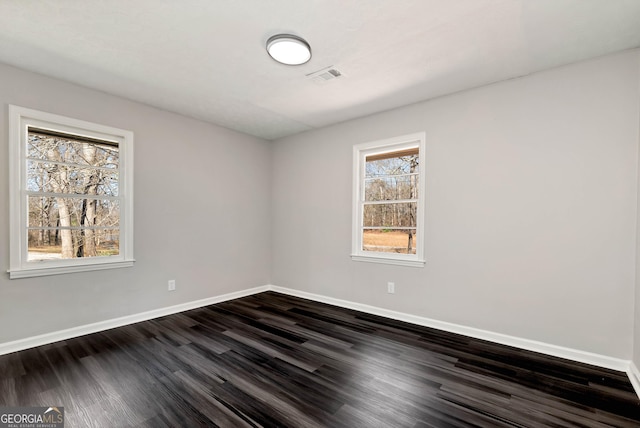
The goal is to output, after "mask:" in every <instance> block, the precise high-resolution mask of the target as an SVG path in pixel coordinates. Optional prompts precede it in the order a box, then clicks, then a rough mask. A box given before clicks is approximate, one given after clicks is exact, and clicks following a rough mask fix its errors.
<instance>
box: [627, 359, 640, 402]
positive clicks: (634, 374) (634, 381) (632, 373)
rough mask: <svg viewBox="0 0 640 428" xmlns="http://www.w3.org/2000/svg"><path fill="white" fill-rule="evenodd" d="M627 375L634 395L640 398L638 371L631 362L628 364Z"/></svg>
mask: <svg viewBox="0 0 640 428" xmlns="http://www.w3.org/2000/svg"><path fill="white" fill-rule="evenodd" d="M627 374H628V375H629V380H630V381H631V385H632V386H633V389H635V391H636V394H638V397H640V370H638V367H637V366H636V365H635V363H634V362H633V361H631V363H630V364H629V369H628V370H627Z"/></svg>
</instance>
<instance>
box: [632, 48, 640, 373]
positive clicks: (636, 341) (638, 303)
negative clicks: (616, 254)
mask: <svg viewBox="0 0 640 428" xmlns="http://www.w3.org/2000/svg"><path fill="white" fill-rule="evenodd" d="M638 61H639V62H640V56H639V58H638ZM638 80H639V85H640V73H639V74H638ZM638 103H639V104H640V91H639V92H638ZM638 147H639V150H638V168H639V169H640V114H639V115H638ZM637 203H638V208H637V213H638V219H637V223H636V290H635V324H634V329H633V359H632V360H633V363H634V364H635V366H636V368H637V369H639V370H640V170H639V171H638V201H637Z"/></svg>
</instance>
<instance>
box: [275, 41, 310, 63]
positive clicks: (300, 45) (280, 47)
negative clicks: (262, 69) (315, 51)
mask: <svg viewBox="0 0 640 428" xmlns="http://www.w3.org/2000/svg"><path fill="white" fill-rule="evenodd" d="M267 52H269V55H271V58H273V59H275V60H276V61H278V62H280V63H282V64H286V65H300V64H304V63H305V62H307V61H309V60H310V59H311V47H310V46H309V43H307V42H306V40H304V39H303V38H300V37H298V36H293V35H291V34H276V35H275V36H273V37H270V38H269V40H267Z"/></svg>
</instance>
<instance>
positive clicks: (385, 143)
mask: <svg viewBox="0 0 640 428" xmlns="http://www.w3.org/2000/svg"><path fill="white" fill-rule="evenodd" d="M425 141H426V135H425V133H424V132H418V133H415V134H409V135H402V136H399V137H394V138H388V139H385V140H378V141H372V142H368V143H362V144H357V145H355V146H353V210H352V212H353V223H352V240H351V242H352V248H351V259H352V260H355V261H360V262H372V263H386V264H392V265H401V266H411V267H424V265H425V259H424V236H425V234H424V217H425V212H424V210H425V208H424V207H425V202H424V201H425ZM416 147H417V148H418V159H419V165H420V168H419V175H418V189H419V192H418V201H417V217H418V218H417V221H416V254H395V253H384V252H375V251H364V250H363V249H362V239H363V210H364V208H363V207H364V196H365V195H364V181H365V180H364V179H365V173H366V171H365V162H366V157H367V156H370V155H376V154H382V153H388V152H394V151H399V150H403V149H410V148H416Z"/></svg>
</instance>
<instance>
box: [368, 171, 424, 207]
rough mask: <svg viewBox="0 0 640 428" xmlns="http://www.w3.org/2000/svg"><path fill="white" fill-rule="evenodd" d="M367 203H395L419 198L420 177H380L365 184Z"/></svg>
mask: <svg viewBox="0 0 640 428" xmlns="http://www.w3.org/2000/svg"><path fill="white" fill-rule="evenodd" d="M364 186H365V187H364V197H365V201H394V200H399V199H417V198H418V176H417V175H402V176H392V177H378V178H373V179H367V180H365V182H364Z"/></svg>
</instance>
